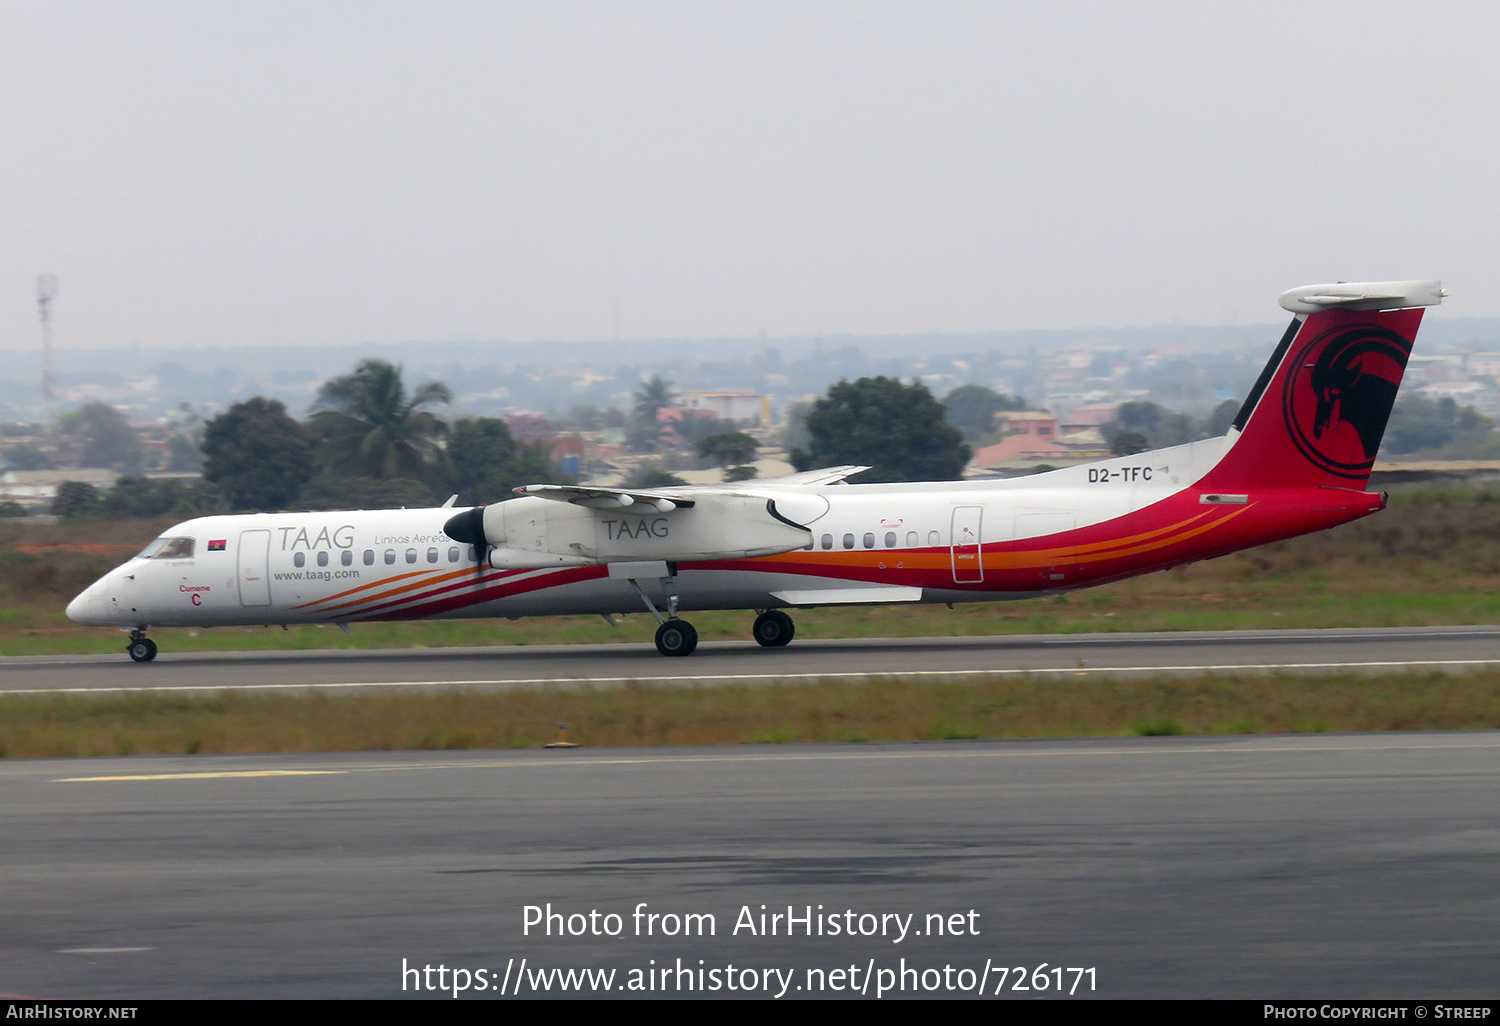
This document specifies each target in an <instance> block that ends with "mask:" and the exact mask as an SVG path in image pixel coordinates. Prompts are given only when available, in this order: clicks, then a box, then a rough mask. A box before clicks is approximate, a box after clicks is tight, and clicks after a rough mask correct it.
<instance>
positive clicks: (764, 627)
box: [751, 609, 797, 648]
mask: <svg viewBox="0 0 1500 1026" xmlns="http://www.w3.org/2000/svg"><path fill="white" fill-rule="evenodd" d="M751 633H752V634H754V635H755V641H756V643H757V644H759V645H761V646H763V647H765V648H780V647H781V646H783V645H785V644H786V643H787V642H789V641H791V640H792V638H793V637H794V636H796V634H797V625H796V624H795V623H793V622H792V618H791V617H790V616H787V615H786V614H785V613H783V612H782V611H781V610H779V609H767V610H766V611H765V612H764V613H761V614H760V615H759V616H757V617H756V618H755V626H754V628H752V630H751Z"/></svg>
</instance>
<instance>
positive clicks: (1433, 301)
mask: <svg viewBox="0 0 1500 1026" xmlns="http://www.w3.org/2000/svg"><path fill="white" fill-rule="evenodd" d="M1447 294H1448V293H1447V292H1445V291H1444V290H1443V283H1442V282H1441V281H1436V280H1429V281H1340V282H1335V283H1334V284H1332V285H1303V286H1301V287H1300V288H1295V289H1288V290H1287V291H1285V292H1283V293H1282V294H1281V306H1282V309H1284V310H1290V311H1291V312H1292V313H1305V314H1310V313H1317V312H1318V311H1319V310H1401V309H1404V308H1406V307H1410V306H1437V305H1438V304H1439V303H1441V302H1442V301H1443V297H1444V296H1446V295H1447Z"/></svg>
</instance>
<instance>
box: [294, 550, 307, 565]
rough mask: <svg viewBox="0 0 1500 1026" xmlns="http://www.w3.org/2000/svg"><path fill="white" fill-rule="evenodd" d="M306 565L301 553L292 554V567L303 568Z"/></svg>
mask: <svg viewBox="0 0 1500 1026" xmlns="http://www.w3.org/2000/svg"><path fill="white" fill-rule="evenodd" d="M306 564H307V556H305V555H304V554H302V553H301V552H297V553H294V554H293V555H292V565H293V566H305V565H306Z"/></svg>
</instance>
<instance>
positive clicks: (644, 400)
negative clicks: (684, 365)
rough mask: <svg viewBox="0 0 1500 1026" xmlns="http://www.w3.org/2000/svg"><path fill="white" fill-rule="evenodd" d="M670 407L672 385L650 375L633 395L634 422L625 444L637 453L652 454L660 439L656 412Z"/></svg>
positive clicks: (655, 375)
mask: <svg viewBox="0 0 1500 1026" xmlns="http://www.w3.org/2000/svg"><path fill="white" fill-rule="evenodd" d="M671 405H672V383H671V382H670V381H668V380H666V379H665V378H663V377H662V376H661V375H660V374H653V375H651V379H650V380H649V381H642V382H641V390H640V391H639V392H637V393H635V420H634V422H633V423H632V424H631V426H630V431H629V433H628V434H627V436H626V439H625V440H626V443H627V444H628V445H629V446H630V447H631V448H632V449H634V450H636V451H637V452H654V451H655V450H656V444H657V442H658V441H660V439H661V424H660V423H659V422H658V421H657V417H656V412H657V411H658V410H660V409H662V408H664V407H670V406H671Z"/></svg>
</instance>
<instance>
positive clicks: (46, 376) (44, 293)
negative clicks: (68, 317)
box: [36, 274, 57, 434]
mask: <svg viewBox="0 0 1500 1026" xmlns="http://www.w3.org/2000/svg"><path fill="white" fill-rule="evenodd" d="M56 295H57V275H55V274H44V275H42V276H41V277H39V278H37V280H36V305H37V313H38V314H39V316H40V317H41V319H42V407H43V409H44V410H45V411H46V417H47V433H48V434H51V433H52V429H53V428H54V427H55V426H56V423H57V421H56V418H55V417H54V415H53V414H54V413H55V406H56V400H57V396H56V395H55V394H54V392H53V390H52V299H53V297H55V296H56Z"/></svg>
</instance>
